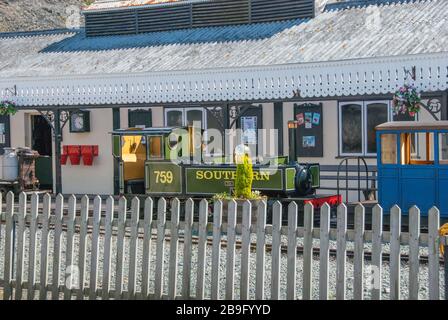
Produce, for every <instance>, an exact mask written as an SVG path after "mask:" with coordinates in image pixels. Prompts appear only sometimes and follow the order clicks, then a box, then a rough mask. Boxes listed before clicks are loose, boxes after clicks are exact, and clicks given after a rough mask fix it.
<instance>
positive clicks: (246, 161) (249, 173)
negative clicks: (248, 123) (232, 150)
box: [213, 154, 266, 224]
mask: <svg viewBox="0 0 448 320" xmlns="http://www.w3.org/2000/svg"><path fill="white" fill-rule="evenodd" d="M241 158H242V159H240V161H237V169H236V178H235V189H234V190H233V194H228V193H227V192H224V193H219V194H216V195H215V196H214V197H213V200H214V201H216V200H221V201H222V203H223V218H224V219H227V217H228V203H229V201H230V200H235V201H236V203H237V223H242V220H243V204H244V203H245V202H246V201H247V200H249V201H250V202H251V204H252V215H251V222H252V224H254V223H256V221H257V217H258V206H259V204H260V201H262V200H265V199H266V197H265V196H263V195H262V194H261V193H260V191H253V190H252V182H253V166H252V162H251V159H250V157H249V155H247V154H245V155H244V156H242V157H241Z"/></svg>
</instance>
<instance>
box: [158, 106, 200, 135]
mask: <svg viewBox="0 0 448 320" xmlns="http://www.w3.org/2000/svg"><path fill="white" fill-rule="evenodd" d="M170 111H180V112H181V113H182V126H183V127H186V126H187V113H188V111H201V112H202V128H201V129H203V130H206V129H207V128H208V125H207V110H205V108H202V107H181V108H165V112H164V116H165V119H164V121H163V122H164V124H165V126H166V127H168V112H170Z"/></svg>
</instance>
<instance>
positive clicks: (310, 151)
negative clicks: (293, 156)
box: [294, 104, 324, 158]
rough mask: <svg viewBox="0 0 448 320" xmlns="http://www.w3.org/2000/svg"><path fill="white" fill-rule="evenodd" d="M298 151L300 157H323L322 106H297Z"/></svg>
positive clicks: (295, 112)
mask: <svg viewBox="0 0 448 320" xmlns="http://www.w3.org/2000/svg"><path fill="white" fill-rule="evenodd" d="M294 117H295V119H294V120H296V121H297V122H298V125H297V130H296V150H297V156H298V157H299V158H300V157H323V145H324V141H323V114H322V104H300V105H299V104H295V105H294Z"/></svg>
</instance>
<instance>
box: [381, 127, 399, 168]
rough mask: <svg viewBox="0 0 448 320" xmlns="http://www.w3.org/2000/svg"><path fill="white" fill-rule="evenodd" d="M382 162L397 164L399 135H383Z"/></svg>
mask: <svg viewBox="0 0 448 320" xmlns="http://www.w3.org/2000/svg"><path fill="white" fill-rule="evenodd" d="M381 163H382V164H397V135H396V134H382V135H381Z"/></svg>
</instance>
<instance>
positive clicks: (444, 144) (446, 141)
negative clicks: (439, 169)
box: [439, 133, 448, 164]
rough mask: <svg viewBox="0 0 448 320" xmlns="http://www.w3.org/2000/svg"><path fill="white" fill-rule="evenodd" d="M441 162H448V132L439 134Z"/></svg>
mask: <svg viewBox="0 0 448 320" xmlns="http://www.w3.org/2000/svg"><path fill="white" fill-rule="evenodd" d="M439 157H440V161H439V162H440V164H448V133H440V134H439Z"/></svg>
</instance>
